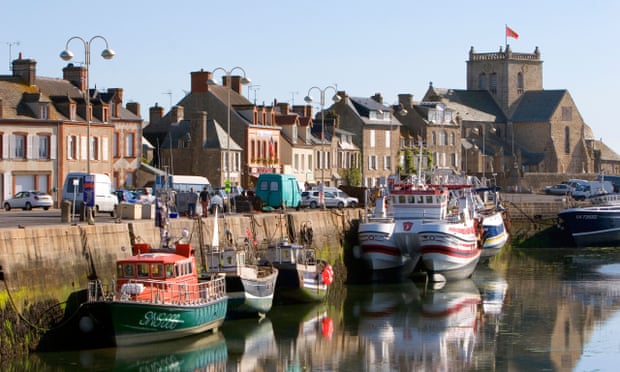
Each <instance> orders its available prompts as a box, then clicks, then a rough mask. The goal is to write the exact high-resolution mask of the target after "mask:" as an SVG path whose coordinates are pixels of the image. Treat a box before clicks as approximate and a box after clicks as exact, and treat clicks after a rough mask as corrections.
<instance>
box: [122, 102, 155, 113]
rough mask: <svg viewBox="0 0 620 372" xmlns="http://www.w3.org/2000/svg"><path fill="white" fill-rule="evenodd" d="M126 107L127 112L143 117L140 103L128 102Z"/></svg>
mask: <svg viewBox="0 0 620 372" xmlns="http://www.w3.org/2000/svg"><path fill="white" fill-rule="evenodd" d="M125 107H126V108H127V110H129V111H131V112H132V113H133V114H134V115H136V116H139V117H142V114H140V104H139V103H138V102H127V104H126V105H125ZM162 112H163V111H162Z"/></svg>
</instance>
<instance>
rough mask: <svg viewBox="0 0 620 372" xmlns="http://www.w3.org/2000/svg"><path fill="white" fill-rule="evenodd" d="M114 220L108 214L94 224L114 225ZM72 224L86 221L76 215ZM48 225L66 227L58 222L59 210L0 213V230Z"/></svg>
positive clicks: (17, 210)
mask: <svg viewBox="0 0 620 372" xmlns="http://www.w3.org/2000/svg"><path fill="white" fill-rule="evenodd" d="M116 221H117V219H116V218H112V217H110V215H109V214H101V215H97V216H96V217H95V223H115V222H116ZM72 224H79V225H82V224H84V225H86V224H87V222H86V221H80V220H79V218H78V216H77V215H76V216H75V218H74V219H73V221H72ZM48 225H68V223H62V222H61V220H60V209H49V210H47V211H44V210H42V209H33V210H30V211H24V210H19V209H13V210H11V211H8V212H7V211H5V210H2V211H0V228H14V227H28V226H48Z"/></svg>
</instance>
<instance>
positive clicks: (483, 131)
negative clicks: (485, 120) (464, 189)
mask: <svg viewBox="0 0 620 372" xmlns="http://www.w3.org/2000/svg"><path fill="white" fill-rule="evenodd" d="M486 132H487V125H486V124H484V125H483V126H482V179H483V180H486V170H487V158H486V156H487V151H486V138H487V133H486ZM489 132H491V133H495V128H494V127H491V128H490V129H489ZM491 161H493V159H491ZM491 164H492V163H491Z"/></svg>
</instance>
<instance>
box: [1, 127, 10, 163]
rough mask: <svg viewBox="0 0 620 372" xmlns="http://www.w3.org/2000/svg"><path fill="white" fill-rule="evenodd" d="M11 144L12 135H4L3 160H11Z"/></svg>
mask: <svg viewBox="0 0 620 372" xmlns="http://www.w3.org/2000/svg"><path fill="white" fill-rule="evenodd" d="M10 142H11V135H10V134H7V133H5V134H3V135H2V144H3V146H2V159H8V158H9V148H10V147H11V146H10Z"/></svg>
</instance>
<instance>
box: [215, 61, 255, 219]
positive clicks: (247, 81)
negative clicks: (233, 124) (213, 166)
mask: <svg viewBox="0 0 620 372" xmlns="http://www.w3.org/2000/svg"><path fill="white" fill-rule="evenodd" d="M235 70H239V71H241V72H243V78H242V79H241V84H243V85H248V84H250V83H251V82H252V81H251V80H250V79H249V78H248V77H247V74H246V73H245V70H244V69H243V68H241V67H239V66H237V67H233V68H231V69H230V70H226V69H225V68H223V67H217V68H216V69H214V70H213V71H211V74H215V72H216V71H223V72H224V74H225V75H226V82H227V84H228V91H227V92H228V96H227V101H226V107H227V118H226V134H227V138H226V164H225V165H226V181H224V184H225V186H226V192H227V193H228V203H229V205H228V209H229V211H230V208H231V205H232V203H231V201H230V91H231V90H232V81H231V74H232V73H233V72H234V71H235ZM207 84H217V82H216V81H215V80H214V79H213V78H211V79H209V81H208V82H207Z"/></svg>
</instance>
